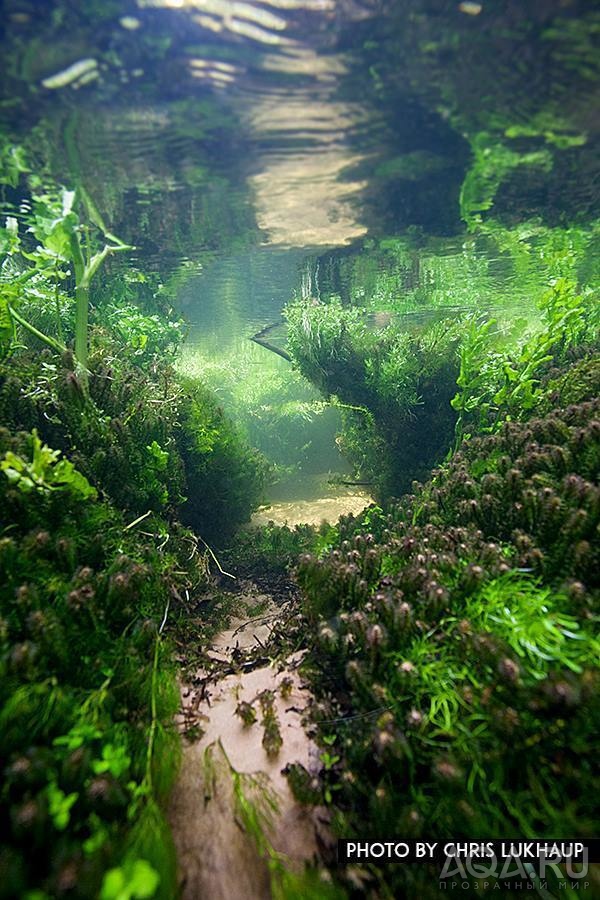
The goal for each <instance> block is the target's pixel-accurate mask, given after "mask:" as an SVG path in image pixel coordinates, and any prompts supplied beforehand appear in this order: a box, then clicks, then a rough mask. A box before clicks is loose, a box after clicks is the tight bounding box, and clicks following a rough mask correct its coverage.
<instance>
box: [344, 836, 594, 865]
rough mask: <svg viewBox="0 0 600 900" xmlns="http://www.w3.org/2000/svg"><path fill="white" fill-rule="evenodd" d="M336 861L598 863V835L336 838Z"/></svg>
mask: <svg viewBox="0 0 600 900" xmlns="http://www.w3.org/2000/svg"><path fill="white" fill-rule="evenodd" d="M337 858H338V862H339V863H368V862H370V863H418V862H421V863H422V862H436V863H444V862H445V861H446V860H448V859H457V860H471V861H476V860H481V861H482V862H485V861H490V860H492V859H496V860H498V861H501V860H508V859H518V860H520V861H521V862H523V863H527V862H532V863H533V862H536V861H539V860H544V861H545V862H546V863H556V864H560V863H598V862H600V839H598V838H591V839H589V840H587V839H584V838H573V839H569V840H567V839H564V838H561V839H556V840H552V839H550V838H541V839H536V840H528V839H527V838H506V839H500V840H489V841H487V840H481V841H473V840H469V841H466V840H462V839H460V840H429V841H427V840H418V841H417V840H404V839H394V838H392V839H390V838H377V839H374V840H346V839H343V840H339V841H338V847H337Z"/></svg>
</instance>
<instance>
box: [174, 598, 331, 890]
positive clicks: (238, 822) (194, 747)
mask: <svg viewBox="0 0 600 900" xmlns="http://www.w3.org/2000/svg"><path fill="white" fill-rule="evenodd" d="M256 599H257V598H256V596H253V597H252V601H253V603H254V604H255V603H256ZM265 599H268V598H265ZM280 614H281V609H280V608H278V607H277V606H276V605H275V604H274V602H273V601H272V600H270V602H268V605H267V606H266V609H265V612H264V613H263V614H262V615H260V616H258V617H254V618H252V619H245V620H244V618H243V617H241V618H238V619H236V620H234V621H233V622H231V623H230V627H229V628H228V629H227V630H226V631H224V632H222V633H221V634H220V635H218V636H217V638H216V639H215V640H214V641H213V645H212V648H211V650H210V652H209V655H210V657H211V659H212V660H213V661H214V662H215V663H216V664H217V672H218V671H219V668H220V672H221V674H220V676H219V674H217V675H214V674H213V675H212V676H207V675H206V673H203V672H198V673H197V674H196V675H195V676H194V677H193V678H192V679H190V680H191V683H190V684H182V686H181V697H182V708H181V715H180V718H179V724H180V727H181V729H182V730H186V731H187V730H189V729H190V727H194V726H196V727H198V728H199V729H201V730H202V732H203V733H202V737H201V738H200V739H199V740H196V741H194V742H192V743H189V742H187V741H186V742H185V743H184V754H183V762H182V769H181V774H180V778H179V781H178V784H177V785H176V788H175V791H174V793H173V796H172V801H171V808H170V821H171V824H172V827H173V834H174V839H175V844H176V848H177V852H178V858H179V861H180V869H181V891H182V893H181V896H182V897H183V898H184V900H199V898H204V897H206V898H209V900H236V898H238V897H239V898H244V900H255V898H256V900H262V898H265V900H266V898H269V897H270V896H271V890H270V879H269V873H268V868H267V865H266V862H265V860H264V859H263V858H261V855H260V853H258V852H257V849H256V845H255V842H254V841H253V839H252V837H251V836H250V835H249V834H248V833H246V831H245V829H244V827H243V821H242V819H243V816H241V815H240V809H239V797H238V801H237V803H236V795H235V789H234V781H235V780H236V777H237V776H236V775H235V773H239V774H242V775H243V776H254V780H253V779H252V778H249V777H248V778H245V779H243V783H244V785H245V786H246V789H247V790H248V791H249V792H250V794H251V795H252V796H253V797H254V800H256V801H257V802H259V803H260V802H261V800H262V802H263V805H264V799H265V796H266V794H267V793H270V794H272V796H273V797H274V798H275V799H276V802H277V806H278V811H277V813H276V814H275V815H274V816H273V821H272V825H271V827H270V828H268V838H269V841H270V843H271V845H272V847H273V849H274V850H275V851H278V852H280V853H282V854H285V856H286V858H287V863H288V864H289V866H290V867H291V868H293V869H296V870H298V869H301V868H302V867H303V865H304V863H306V862H310V861H311V860H313V859H314V858H316V857H317V834H318V832H319V831H322V830H323V823H322V821H321V819H322V815H323V811H322V810H320V811H319V810H314V809H312V810H311V809H307V808H305V807H303V806H301V805H300V804H298V803H297V802H296V801H295V799H294V797H293V796H292V793H291V791H290V789H289V787H288V783H287V779H286V778H285V776H284V775H283V774H282V769H284V767H285V766H286V765H287V764H288V763H293V762H299V763H302V765H304V766H305V767H306V768H307V769H308V770H309V771H315V772H316V771H318V769H319V768H320V763H319V759H318V750H317V747H316V745H315V744H314V743H313V742H312V741H311V739H310V738H309V737H308V735H307V733H306V731H305V729H304V727H303V725H302V718H303V715H304V712H305V710H306V707H307V705H308V703H309V701H310V699H311V697H310V694H309V691H308V689H307V687H306V686H305V685H304V684H303V683H302V680H301V679H300V677H299V676H298V673H297V671H296V667H297V665H298V664H299V662H300V658H301V654H300V655H299V654H295V655H294V656H292V657H290V658H289V659H288V660H287V661H286V663H285V665H284V666H283V667H282V668H280V669H276V668H273V667H271V666H269V665H265V664H259V665H257V666H256V667H253V662H252V660H254V662H256V661H257V659H258V660H259V661H260V660H262V658H263V657H264V655H265V654H264V652H263V646H264V644H265V643H266V641H267V640H268V638H269V634H270V632H271V629H272V627H273V624H274V622H275V621H276V620H277V618H278V617H279V616H280ZM220 664H222V665H221V666H220ZM246 666H248V667H249V668H248V670H245V667H246ZM232 667H233V668H235V671H234V672H233V673H231V669H232ZM284 679H290V681H291V692H290V694H289V696H286V697H285V698H284V697H282V696H281V693H280V686H281V682H282V681H283V680H284ZM288 687H289V683H288ZM265 690H266V691H272V692H274V698H273V704H274V710H275V713H276V716H277V719H278V722H279V728H280V732H281V737H282V746H281V748H280V750H279V752H278V753H277V754H276V755H275V756H273V755H268V754H267V752H266V751H265V748H264V747H263V743H262V741H263V734H264V730H263V727H262V725H261V707H260V703H259V702H257V701H256V698H257V697H258V695H260V694H261V693H262V692H263V691H265ZM242 701H246V702H248V703H251V702H252V701H255V703H254V708H255V710H256V713H257V721H256V722H255V723H254V724H252V725H249V726H245V725H244V724H243V722H242V720H241V719H240V717H239V716H238V715H236V707H237V705H238V703H239V702H242ZM237 781H238V784H239V778H238V779H237Z"/></svg>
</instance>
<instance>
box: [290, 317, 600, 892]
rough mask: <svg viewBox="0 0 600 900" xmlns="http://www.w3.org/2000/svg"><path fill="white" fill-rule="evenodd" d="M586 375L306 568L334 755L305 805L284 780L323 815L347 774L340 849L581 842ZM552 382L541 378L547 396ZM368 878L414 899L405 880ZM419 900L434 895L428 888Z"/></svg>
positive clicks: (589, 725)
mask: <svg viewBox="0 0 600 900" xmlns="http://www.w3.org/2000/svg"><path fill="white" fill-rule="evenodd" d="M484 337H485V332H484ZM567 352H569V351H567ZM594 359H595V366H596V367H597V366H598V360H597V356H596V357H594ZM590 366H591V363H590V359H589V358H587V359H584V361H583V362H582V363H579V364H578V365H575V366H573V367H570V368H568V369H567V370H566V371H565V368H564V367H563V369H562V372H563V375H562V377H563V378H565V379H567V380H568V379H569V377H570V378H571V381H572V384H573V389H576V390H577V392H578V394H577V397H578V401H579V402H578V404H577V405H570V406H568V407H565V408H562V409H561V408H556V405H555V404H551V410H549V412H548V414H547V415H546V416H545V417H531V413H530V415H529V418H527V419H526V420H525V421H513V422H506V423H504V424H503V425H502V426H501V427H500V429H499V431H498V432H497V433H494V434H491V435H488V436H484V437H477V438H475V437H473V438H471V440H469V441H466V442H464V443H463V444H462V445H461V446H460V448H459V450H458V451H457V453H455V454H454V456H453V457H452V458H451V459H450V460H449V461H447V462H446V463H445V464H444V465H443V466H442V467H441V468H440V469H438V470H436V471H435V472H434V473H433V477H432V479H431V480H430V481H429V482H428V483H427V484H425V485H423V486H415V488H414V493H413V494H412V495H408V496H405V497H404V498H402V500H401V501H400V502H399V503H398V504H396V505H395V506H392V507H388V508H387V509H383V510H382V509H380V510H379V511H377V509H376V508H373V509H371V510H368V511H367V512H366V513H365V514H364V515H363V516H359V517H358V518H357V519H355V518H353V517H348V518H347V519H342V520H340V522H339V524H338V538H337V541H335V542H334V545H333V547H332V548H331V549H330V550H329V551H328V552H325V553H324V554H322V555H321V556H320V558H317V557H316V556H315V555H314V553H313V554H305V555H304V556H302V557H301V559H300V560H299V566H298V572H297V577H298V581H299V584H300V586H301V588H302V603H303V611H304V615H305V618H306V623H307V626H306V627H307V631H308V635H309V638H310V641H311V652H310V656H309V657H308V659H307V661H306V663H305V669H306V672H307V674H308V675H309V677H310V679H311V683H312V685H313V689H314V690H315V691H316V692H317V693H318V695H319V698H318V699H319V703H318V706H317V710H316V714H315V725H316V727H317V728H318V729H319V732H321V733H322V734H323V738H322V741H323V744H324V751H323V753H324V754H327V756H323V763H324V766H323V772H322V774H321V779H320V789H319V790H317V791H316V792H315V791H314V790H312V791H308V790H306V787H307V782H306V777H305V776H303V775H302V773H298V772H294V773H292V776H293V780H294V781H295V783H297V785H298V789H299V790H300V792H301V794H302V796H304V798H305V801H306V802H313V803H315V802H320V799H321V797H322V796H323V790H324V788H325V787H326V786H327V785H329V783H330V780H331V772H332V771H334V772H335V771H336V769H337V767H338V766H339V769H340V771H341V773H342V774H341V776H340V777H339V778H336V780H335V782H334V783H335V785H336V790H335V792H330V798H331V805H332V807H333V809H334V821H335V823H336V828H337V829H339V830H338V833H339V834H343V835H344V837H349V836H352V835H357V836H360V835H361V834H364V832H365V829H367V830H369V831H371V832H372V833H397V832H399V831H402V833H404V834H409V835H411V836H414V837H419V836H420V837H423V836H424V835H426V834H427V833H428V832H429V831H430V830H431V828H435V831H436V835H442V836H446V835H448V836H452V835H454V836H456V835H457V834H460V836H461V838H464V839H465V840H466V839H469V838H470V837H471V836H473V837H474V836H476V835H477V834H480V833H483V832H484V831H485V832H486V833H502V834H507V833H511V831H516V832H517V833H524V834H531V835H535V836H538V835H539V834H548V835H550V834H551V833H552V834H554V833H555V832H556V833H565V834H566V833H567V831H569V832H571V831H572V830H573V829H575V830H576V831H579V833H581V834H582V835H584V834H586V833H587V831H588V829H589V828H590V827H592V825H591V823H592V822H593V821H594V819H595V816H596V814H597V813H596V811H595V801H594V800H593V799H592V796H591V791H592V790H593V784H594V783H595V781H594V776H593V764H592V753H593V750H592V746H593V741H592V739H591V735H592V733H593V730H594V728H596V727H597V726H596V723H597V722H598V718H599V716H600V709H599V706H598V701H597V696H596V691H597V685H598V667H597V660H598V630H597V621H596V617H595V615H594V612H593V610H594V608H595V603H596V602H597V598H598V590H599V588H600V584H599V582H598V575H597V572H598V558H599V557H598V554H599V553H600V547H599V545H598V531H597V526H598V515H599V514H600V505H599V503H598V499H599V497H598V485H597V479H598V474H599V473H600V468H599V466H600V431H599V429H598V401H597V397H596V393H595V379H594V378H593V377H591V372H590ZM584 374H585V377H583V375H584ZM557 383H560V379H558V378H557V376H556V374H555V375H554V376H553V378H552V379H551V380H546V379H542V380H541V382H540V390H541V392H542V393H541V396H542V397H543V396H544V394H543V391H544V390H547V389H548V385H549V384H552V385H556V384H557ZM561 387H562V390H563V391H566V390H567V384H566V383H565V384H561ZM551 390H552V391H554V390H555V387H552V389H551ZM586 390H587V394H586V393H585V391H586ZM552 395H553V396H554V394H552ZM332 720H333V721H335V729H336V738H335V751H333V750H332V749H331V748H330V746H329V743H328V741H329V737H328V736H329V734H330V730H331V728H332V724H331V723H332ZM335 756H339V757H340V759H339V761H336V762H333V760H334V758H335ZM561 830H562V831H561ZM378 877H379V879H380V881H381V882H383V883H385V884H386V886H387V887H389V890H390V891H393V892H394V893H402V892H406V891H407V890H408V882H407V881H406V876H405V875H404V874H403V872H402V871H400V870H395V871H394V872H390V871H385V872H383V871H382V872H381V873H380V874H379V876H378ZM413 886H414V885H413ZM419 891H420V894H421V895H423V896H433V895H432V894H431V893H430V892H428V889H427V885H426V884H425V883H424V882H422V883H421V882H420V883H419Z"/></svg>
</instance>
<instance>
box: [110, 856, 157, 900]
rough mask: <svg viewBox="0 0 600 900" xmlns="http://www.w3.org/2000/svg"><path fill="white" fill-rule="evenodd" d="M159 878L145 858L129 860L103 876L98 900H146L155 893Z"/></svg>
mask: <svg viewBox="0 0 600 900" xmlns="http://www.w3.org/2000/svg"><path fill="white" fill-rule="evenodd" d="M159 882H160V878H159V875H158V873H157V872H156V871H155V870H154V869H153V868H152V866H151V865H150V863H148V862H146V860H145V859H135V860H129V861H127V862H126V863H125V865H123V866H121V867H119V868H115V869H110V870H109V871H108V872H107V873H106V875H105V876H104V881H103V883H102V889H101V892H100V900H148V898H150V897H153V896H154V894H155V893H156V889H157V887H158V885H159Z"/></svg>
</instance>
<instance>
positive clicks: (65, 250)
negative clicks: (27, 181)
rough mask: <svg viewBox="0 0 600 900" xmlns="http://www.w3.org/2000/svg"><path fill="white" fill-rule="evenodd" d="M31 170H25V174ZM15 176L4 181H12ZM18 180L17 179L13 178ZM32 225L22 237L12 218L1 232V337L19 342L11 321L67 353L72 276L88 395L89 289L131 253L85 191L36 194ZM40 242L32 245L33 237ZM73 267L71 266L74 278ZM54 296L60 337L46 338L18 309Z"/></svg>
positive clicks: (81, 372)
mask: <svg viewBox="0 0 600 900" xmlns="http://www.w3.org/2000/svg"><path fill="white" fill-rule="evenodd" d="M24 171H27V170H26V169H24V168H23V167H21V168H20V169H19V172H20V173H22V172H24ZM11 172H12V170H10V171H7V172H6V173H5V176H4V177H5V178H7V179H8V180H9V183H10V178H11ZM13 180H14V178H13ZM78 205H81V206H82V207H83V209H84V210H85V214H86V216H87V220H88V221H87V222H83V221H82V220H81V217H80V216H79V215H78V213H77V212H76V208H77V206H78ZM20 219H22V220H23V221H24V222H25V224H26V225H27V226H28V227H27V230H26V233H25V234H23V235H21V234H20V231H19V220H18V219H17V218H15V217H14V216H8V217H7V219H6V223H5V226H4V228H2V229H0V254H2V259H1V261H0V268H1V270H2V276H3V277H2V283H1V290H0V303H1V307H0V308H1V313H0V323H1V324H0V336H1V337H2V340H3V344H4V352H7V346H9V345H10V343H11V342H12V341H13V340H14V327H13V328H12V329H11V328H10V322H13V323H15V324H16V325H19V326H21V327H22V328H24V329H25V330H26V331H27V332H29V333H30V334H31V335H32V336H33V337H35V338H36V339H38V340H40V341H42V343H44V344H46V345H47V346H49V347H50V348H51V349H53V350H55V351H58V352H62V351H64V350H65V346H64V343H63V341H62V326H61V319H60V300H59V293H58V284H59V282H60V281H64V280H65V279H66V278H67V277H68V276H69V274H71V275H72V277H73V281H74V316H73V321H74V328H73V331H74V349H75V358H76V360H77V365H78V376H79V379H80V381H81V384H82V386H83V388H84V390H85V391H87V378H88V368H87V362H88V339H89V338H88V331H89V307H90V287H91V284H92V281H93V279H94V277H95V276H96V274H97V273H98V272H99V270H100V269H101V267H102V265H103V263H104V262H105V260H106V259H107V258H108V257H109V256H110V255H111V254H112V253H116V252H123V251H126V250H130V249H132V248H131V247H129V246H128V245H126V244H125V243H124V242H123V241H121V240H119V238H117V237H115V235H114V234H112V233H111V232H110V231H109V230H108V229H107V227H106V225H105V224H104V221H103V220H102V217H101V216H100V213H99V212H98V210H97V208H96V207H95V205H94V203H93V201H92V200H91V198H90V197H89V195H88V194H87V192H86V191H85V190H84V189H83V188H82V189H80V191H79V194H78V193H77V192H76V191H68V190H62V191H55V192H48V193H39V192H36V191H35V190H33V191H32V195H31V212H29V213H26V214H24V215H21V216H20ZM96 233H99V235H100V236H101V239H102V240H103V241H104V246H102V247H101V248H100V249H95V246H94V245H95V243H96V237H95V234H96ZM29 234H31V235H33V237H34V238H35V239H36V240H37V241H38V244H37V245H33V246H32V245H31V244H32V242H31V241H30V240H28V235H29ZM68 267H71V270H72V271H71V272H70V273H69V269H68ZM28 293H29V294H30V295H31V294H33V296H35V295H36V293H37V294H40V293H41V295H42V296H44V295H45V296H53V298H54V302H55V309H56V331H57V334H56V335H55V336H53V335H47V334H44V333H43V332H42V331H40V329H39V328H36V326H35V325H33V324H31V323H30V322H29V321H28V320H27V319H26V318H24V317H23V316H22V315H21V314H20V312H19V310H18V308H17V307H18V306H19V304H20V303H21V302H22V299H23V296H24V295H27V294H28Z"/></svg>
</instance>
